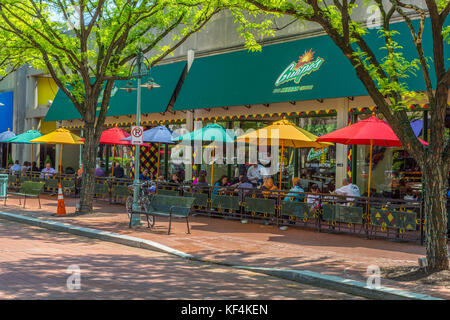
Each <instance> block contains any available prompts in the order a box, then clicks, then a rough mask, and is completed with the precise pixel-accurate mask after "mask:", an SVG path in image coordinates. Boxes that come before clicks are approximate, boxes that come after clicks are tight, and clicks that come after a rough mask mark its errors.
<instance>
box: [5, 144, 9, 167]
mask: <svg viewBox="0 0 450 320" xmlns="http://www.w3.org/2000/svg"><path fill="white" fill-rule="evenodd" d="M8 165H9V143H6V167H5V169H8Z"/></svg>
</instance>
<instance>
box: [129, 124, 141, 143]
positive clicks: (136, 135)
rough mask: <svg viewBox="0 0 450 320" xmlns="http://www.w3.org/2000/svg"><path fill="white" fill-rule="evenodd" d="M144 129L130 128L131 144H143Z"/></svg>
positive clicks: (138, 127)
mask: <svg viewBox="0 0 450 320" xmlns="http://www.w3.org/2000/svg"><path fill="white" fill-rule="evenodd" d="M143 133H144V127H141V126H132V127H131V144H143V143H144V141H143Z"/></svg>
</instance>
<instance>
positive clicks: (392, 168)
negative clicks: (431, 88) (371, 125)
mask: <svg viewBox="0 0 450 320" xmlns="http://www.w3.org/2000/svg"><path fill="white" fill-rule="evenodd" d="M368 117H370V114H364V115H358V121H360V120H363V119H367V118H368ZM377 117H378V118H380V119H382V120H384V118H383V116H382V115H381V114H377ZM421 117H422V112H410V113H408V118H409V120H410V122H416V121H418V120H419V121H420V120H421ZM413 127H414V128H415V133H416V134H417V135H418V134H420V133H421V130H422V127H421V125H420V123H419V125H415V126H413ZM356 157H357V168H356V184H357V185H358V187H359V189H360V191H361V195H363V196H367V193H368V182H369V164H370V147H369V146H357V152H356ZM421 189H422V174H421V171H420V167H419V166H418V165H417V163H416V162H415V161H414V159H413V158H412V157H411V156H410V155H409V154H408V153H407V152H406V151H405V150H404V149H403V147H397V148H388V147H380V146H374V147H373V155H372V178H371V196H373V197H389V198H402V199H403V198H404V196H405V195H406V193H407V192H411V191H412V192H413V193H414V194H415V195H416V196H417V197H419V196H420V194H421Z"/></svg>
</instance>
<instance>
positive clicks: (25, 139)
mask: <svg viewBox="0 0 450 320" xmlns="http://www.w3.org/2000/svg"><path fill="white" fill-rule="evenodd" d="M40 136H42V133H40V132H39V131H37V130H28V131H27V132H24V133H21V134H18V135H17V136H15V137H12V138H10V139H6V140H3V141H2V142H8V143H23V144H29V143H35V142H30V140H33V139H36V138H39V137H40Z"/></svg>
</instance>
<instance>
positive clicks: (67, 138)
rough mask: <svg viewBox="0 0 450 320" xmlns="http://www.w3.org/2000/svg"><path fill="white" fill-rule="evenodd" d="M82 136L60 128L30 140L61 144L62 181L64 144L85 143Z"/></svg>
mask: <svg viewBox="0 0 450 320" xmlns="http://www.w3.org/2000/svg"><path fill="white" fill-rule="evenodd" d="M81 139H82V138H81V137H79V136H77V135H75V134H73V133H72V132H70V131H69V130H67V129H64V128H59V129H56V130H55V131H52V132H50V133H48V134H46V135H43V136H41V137H39V138H36V139H33V140H30V142H42V143H48V144H60V145H61V152H60V154H59V182H60V183H61V174H62V172H61V164H62V151H63V144H84V142H83V141H80V140H81Z"/></svg>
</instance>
